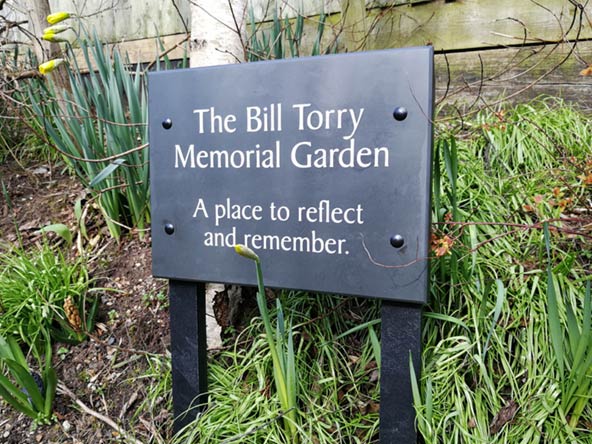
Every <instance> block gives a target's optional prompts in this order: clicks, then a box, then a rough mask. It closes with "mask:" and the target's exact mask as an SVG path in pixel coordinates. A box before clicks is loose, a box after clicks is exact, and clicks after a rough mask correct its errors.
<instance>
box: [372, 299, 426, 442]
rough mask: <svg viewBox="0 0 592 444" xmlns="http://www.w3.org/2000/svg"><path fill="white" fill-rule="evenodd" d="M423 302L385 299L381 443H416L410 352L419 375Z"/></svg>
mask: <svg viewBox="0 0 592 444" xmlns="http://www.w3.org/2000/svg"><path fill="white" fill-rule="evenodd" d="M421 312H422V306H421V305H413V304H401V303H396V302H389V301H385V300H383V301H382V327H381V348H382V351H381V361H382V362H381V369H380V444H416V443H417V430H416V427H415V410H414V408H413V395H412V392H411V373H410V368H409V356H410V355H411V357H412V360H413V368H414V369H415V374H416V375H417V376H418V378H419V369H420V357H421Z"/></svg>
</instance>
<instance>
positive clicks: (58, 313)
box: [0, 245, 98, 352]
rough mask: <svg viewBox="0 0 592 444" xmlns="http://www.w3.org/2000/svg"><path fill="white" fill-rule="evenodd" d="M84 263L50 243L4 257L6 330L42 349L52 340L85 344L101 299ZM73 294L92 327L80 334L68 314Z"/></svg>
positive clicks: (0, 304) (0, 260)
mask: <svg viewBox="0 0 592 444" xmlns="http://www.w3.org/2000/svg"><path fill="white" fill-rule="evenodd" d="M90 286H91V279H90V277H89V275H88V271H87V268H86V266H85V265H84V264H83V263H82V262H81V261H80V260H78V261H73V262H71V261H69V260H67V259H66V258H65V257H64V255H63V254H62V253H61V252H59V251H54V250H53V249H52V248H51V247H50V246H49V245H43V246H41V247H40V248H38V249H37V248H33V249H31V250H30V251H24V250H22V249H19V248H17V249H14V250H13V251H10V252H4V253H3V254H2V256H1V257H0V334H2V335H4V336H9V335H14V336H15V337H17V338H18V339H19V341H21V342H23V343H25V344H28V345H29V346H30V347H32V349H33V352H36V351H42V350H43V344H44V343H45V342H46V338H48V337H50V336H51V338H52V339H54V340H60V341H70V342H79V341H80V340H82V339H83V338H84V337H85V332H86V331H91V330H92V328H91V327H92V325H93V324H92V323H93V321H94V313H95V311H96V308H97V305H98V298H97V297H96V296H91V294H90V293H91V291H92V290H91V288H90ZM68 297H70V298H72V300H73V302H74V304H76V305H77V306H78V310H79V312H80V315H81V317H82V321H83V322H85V325H86V328H84V329H83V330H82V331H80V332H76V331H74V330H73V329H72V327H71V326H70V325H69V323H68V320H67V318H66V315H65V313H64V302H65V301H66V298H68Z"/></svg>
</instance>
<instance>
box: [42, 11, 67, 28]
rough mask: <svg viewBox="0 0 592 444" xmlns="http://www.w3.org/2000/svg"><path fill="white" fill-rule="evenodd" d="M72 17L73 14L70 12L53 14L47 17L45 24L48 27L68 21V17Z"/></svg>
mask: <svg viewBox="0 0 592 444" xmlns="http://www.w3.org/2000/svg"><path fill="white" fill-rule="evenodd" d="M72 15H73V14H72V13H71V12H65V11H61V12H54V13H53V14H49V15H48V16H47V23H49V24H50V25H55V24H56V23H59V22H61V21H64V20H66V19H69V18H70V17H72Z"/></svg>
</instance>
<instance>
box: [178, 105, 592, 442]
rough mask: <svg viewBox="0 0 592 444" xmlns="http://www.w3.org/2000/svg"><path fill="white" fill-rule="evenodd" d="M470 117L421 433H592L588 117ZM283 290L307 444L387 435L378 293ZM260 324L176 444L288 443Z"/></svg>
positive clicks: (457, 137) (447, 202)
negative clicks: (371, 296)
mask: <svg viewBox="0 0 592 444" xmlns="http://www.w3.org/2000/svg"><path fill="white" fill-rule="evenodd" d="M466 123H467V122H465V124H466ZM468 125H469V130H466V128H465V129H464V130H463V131H458V132H450V130H448V131H447V132H445V133H444V132H442V133H440V134H438V137H437V143H436V144H435V148H434V149H435V156H434V158H435V160H436V164H435V166H434V199H433V200H434V215H433V222H434V227H433V228H434V229H433V232H434V235H435V236H436V238H443V237H444V236H448V237H449V239H450V241H451V249H450V251H449V252H448V253H446V254H444V255H442V257H437V258H434V259H433V261H432V268H431V298H430V302H429V305H428V306H427V307H426V312H425V317H424V327H423V346H424V350H423V359H422V369H421V377H420V379H419V381H417V386H416V387H415V406H416V411H417V426H418V430H419V432H420V434H421V435H422V437H423V439H424V441H425V442H426V443H434V444H435V443H443V444H451V443H459V444H460V443H463V444H464V443H500V444H501V443H524V444H526V443H533V442H534V443H570V444H571V443H592V431H591V429H592V408H591V403H590V402H589V400H590V390H589V386H590V382H591V381H592V367H590V363H589V360H590V359H592V358H590V356H591V355H590V351H589V350H590V347H592V337H591V335H590V327H589V326H590V319H589V313H590V305H591V303H590V295H589V292H587V282H589V281H590V257H591V251H590V237H589V236H590V235H589V230H588V231H586V228H585V227H586V223H587V224H589V223H590V210H591V208H590V205H591V204H590V198H591V197H592V187H591V186H590V185H586V184H585V180H584V178H585V174H589V173H590V170H589V169H590V159H591V157H592V149H591V146H592V145H591V144H590V138H591V137H592V132H591V131H590V125H589V124H588V119H587V118H586V116H584V115H582V114H580V113H579V112H577V110H575V109H573V108H570V107H569V106H568V105H566V104H565V103H563V102H561V101H556V100H551V99H545V100H539V101H537V102H534V103H530V104H524V105H520V106H517V107H515V108H508V109H507V110H506V111H505V113H503V114H501V113H498V114H483V115H481V116H479V118H478V119H476V120H474V121H472V122H468ZM586 168H588V170H586ZM582 209H583V210H582ZM586 215H587V220H586V219H585V216H586ZM578 221H579V222H578ZM546 225H548V226H549V227H550V230H549V235H548V244H549V248H548V254H547V248H546V242H545V233H544V227H545V226H546ZM586 236H588V237H586ZM549 270H550V271H551V276H552V282H554V286H553V289H554V293H552V295H551V296H549V291H550V287H549V285H548V282H549V279H548V276H549ZM280 298H281V301H282V306H283V307H284V311H285V312H286V318H287V319H288V321H287V322H288V323H290V324H291V325H293V328H294V346H295V359H296V367H297V374H298V393H299V396H298V400H297V403H298V406H299V411H298V413H299V417H298V424H299V427H298V434H299V435H300V440H301V441H302V442H315V443H336V442H338V443H350V442H351V443H354V442H355V443H370V442H378V427H379V422H378V413H377V409H378V406H379V402H380V399H379V387H378V381H377V378H376V376H377V374H376V372H375V369H376V367H377V366H378V365H379V363H380V357H379V356H378V351H377V342H376V338H375V336H376V335H377V334H379V332H380V324H379V323H378V322H377V320H378V319H379V311H378V307H379V303H378V302H377V301H360V300H357V299H348V298H340V297H334V296H317V295H309V294H305V293H283V294H282V295H281V296H280ZM552 300H554V301H555V302H556V303H555V305H553V303H552V302H550V301H552ZM553 313H555V314H554V315H553ZM553 316H555V321H553V320H551V319H552V318H553ZM271 317H272V319H273V318H274V317H275V314H274V312H273V311H272V315H271ZM553 325H555V326H553ZM359 326H361V327H360V328H358V327H359ZM553 331H555V333H553ZM557 331H559V332H560V333H561V334H559V333H557ZM262 334H263V325H262V321H261V320H260V319H255V320H253V322H252V324H251V325H250V327H249V328H248V329H247V330H245V331H244V332H243V333H242V334H241V335H240V336H239V337H238V338H237V341H236V344H235V345H234V346H233V347H231V348H229V349H226V350H224V351H222V352H220V353H217V354H215V355H214V356H212V359H211V360H210V367H209V372H210V373H209V375H210V389H211V393H210V404H209V408H208V409H207V410H206V411H205V413H203V414H202V415H201V416H200V417H199V418H198V420H197V421H196V422H195V423H194V424H192V425H191V426H189V427H188V428H187V429H186V430H185V433H184V434H182V435H180V436H178V437H177V439H176V440H175V441H174V442H175V443H190V442H200V443H202V442H205V443H207V442H212V443H214V442H216V443H232V442H241V443H265V442H269V443H272V442H273V443H281V442H287V441H286V439H285V438H284V435H285V433H284V431H283V427H282V421H281V419H282V415H281V405H280V402H279V399H278V396H277V395H276V394H275V390H272V383H273V376H272V375H273V371H272V368H273V365H272V358H271V354H270V352H269V348H268V347H267V345H266V340H265V338H264V336H262ZM554 336H556V337H555V338H554ZM554 344H555V345H554ZM557 347H562V348H563V350H564V351H563V355H560V354H559V353H558V351H557V350H558V348H557ZM562 356H563V357H562ZM584 357H586V359H584Z"/></svg>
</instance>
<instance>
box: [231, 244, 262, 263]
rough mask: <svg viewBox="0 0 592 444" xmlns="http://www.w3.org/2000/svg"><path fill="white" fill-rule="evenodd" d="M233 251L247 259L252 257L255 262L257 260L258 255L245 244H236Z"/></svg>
mask: <svg viewBox="0 0 592 444" xmlns="http://www.w3.org/2000/svg"><path fill="white" fill-rule="evenodd" d="M234 251H236V252H237V253H238V254H240V255H241V256H243V257H246V258H247V259H253V260H254V261H255V262H259V256H257V254H256V253H255V252H254V251H253V250H251V249H250V248H249V247H247V246H246V245H241V244H236V245H235V246H234Z"/></svg>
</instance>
